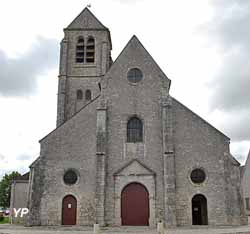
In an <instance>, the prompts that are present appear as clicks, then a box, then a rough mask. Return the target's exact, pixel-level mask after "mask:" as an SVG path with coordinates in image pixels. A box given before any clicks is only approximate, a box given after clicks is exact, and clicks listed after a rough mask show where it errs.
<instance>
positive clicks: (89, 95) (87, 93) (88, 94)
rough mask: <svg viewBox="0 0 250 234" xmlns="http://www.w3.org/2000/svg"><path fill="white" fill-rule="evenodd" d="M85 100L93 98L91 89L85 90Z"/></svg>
mask: <svg viewBox="0 0 250 234" xmlns="http://www.w3.org/2000/svg"><path fill="white" fill-rule="evenodd" d="M85 100H86V101H90V100H91V91H90V90H89V89H87V90H86V92H85Z"/></svg>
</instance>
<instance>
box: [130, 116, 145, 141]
mask: <svg viewBox="0 0 250 234" xmlns="http://www.w3.org/2000/svg"><path fill="white" fill-rule="evenodd" d="M142 136H143V123H142V121H141V120H140V119H139V118H137V117H132V118H131V119H130V120H129V121H128V123H127V142H142Z"/></svg>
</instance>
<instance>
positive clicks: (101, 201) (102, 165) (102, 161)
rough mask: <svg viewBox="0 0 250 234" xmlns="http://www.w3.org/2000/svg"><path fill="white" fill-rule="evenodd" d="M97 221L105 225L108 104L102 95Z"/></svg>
mask: <svg viewBox="0 0 250 234" xmlns="http://www.w3.org/2000/svg"><path fill="white" fill-rule="evenodd" d="M96 124H97V125H96V131H97V132H96V136H97V139H96V167H97V168H96V223H98V224H100V225H101V226H104V225H105V185H106V184H105V183H106V150H107V104H106V100H105V99H102V97H100V102H99V106H98V108H97V122H96Z"/></svg>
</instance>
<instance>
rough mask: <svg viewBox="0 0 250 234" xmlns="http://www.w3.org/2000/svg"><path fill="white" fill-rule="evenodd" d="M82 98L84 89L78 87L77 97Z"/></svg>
mask: <svg viewBox="0 0 250 234" xmlns="http://www.w3.org/2000/svg"><path fill="white" fill-rule="evenodd" d="M82 98H83V93H82V90H81V89H78V90H77V91H76V99H77V100H82Z"/></svg>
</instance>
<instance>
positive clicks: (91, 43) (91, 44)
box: [86, 37, 95, 63]
mask: <svg viewBox="0 0 250 234" xmlns="http://www.w3.org/2000/svg"><path fill="white" fill-rule="evenodd" d="M86 62H87V63H94V62H95V39H94V38H93V37H89V38H88V41H87V52H86Z"/></svg>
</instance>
